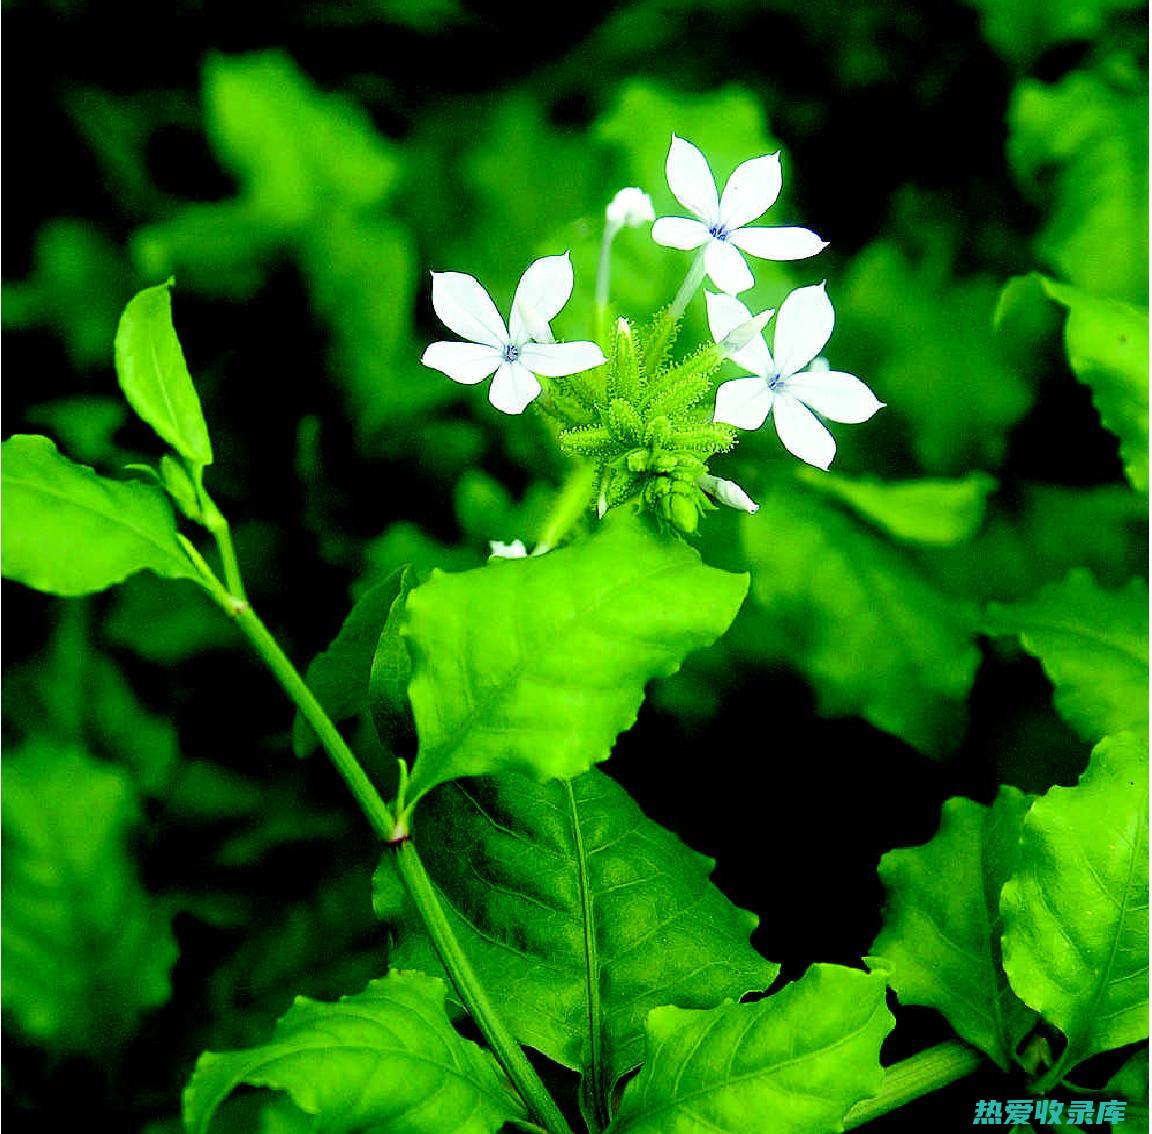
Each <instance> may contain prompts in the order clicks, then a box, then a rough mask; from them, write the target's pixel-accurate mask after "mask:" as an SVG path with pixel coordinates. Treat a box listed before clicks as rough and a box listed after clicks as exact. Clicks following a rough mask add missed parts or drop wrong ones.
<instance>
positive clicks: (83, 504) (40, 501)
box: [3, 434, 198, 595]
mask: <svg viewBox="0 0 1152 1134" xmlns="http://www.w3.org/2000/svg"><path fill="white" fill-rule="evenodd" d="M3 453H4V460H3V480H4V491H3V507H4V519H3V528H4V577H5V578H8V579H15V580H16V581H17V582H20V583H24V584H26V585H27V586H29V587H35V588H36V589H37V590H41V591H48V592H50V593H52V594H57V595H84V594H90V593H91V592H93V591H101V590H103V589H104V588H105V587H110V586H112V585H113V584H114V583H120V582H123V580H124V579H126V578H127V577H128V576H129V575H132V574H134V573H135V572H137V571H145V570H147V571H155V572H156V574H158V575H162V576H164V577H165V578H168V579H196V578H197V577H198V576H197V574H196V570H195V568H194V567H193V565H192V562H191V560H189V558H188V556H187V554H186V553H185V551H184V549H183V548H182V547H181V546H180V543H179V541H178V540H177V537H176V524H175V521H174V520H173V518H172V509H171V508H170V507H169V505H168V501H167V499H166V498H165V496H164V493H163V492H162V491H161V490H160V489H159V488H158V487H157V486H155V485H153V484H145V483H141V482H139V481H118V480H109V479H108V478H107V477H103V476H99V475H98V474H97V473H95V472H94V471H93V470H92V469H90V468H88V467H87V466H86V465H77V464H74V463H73V462H72V461H70V460H68V458H67V457H64V456H62V455H61V454H60V453H59V452H58V451H57V449H56V446H55V445H54V444H53V443H52V442H51V441H49V440H48V438H47V437H37V436H35V435H30V434H17V435H16V436H14V437H10V438H9V439H8V440H7V441H5V442H4V448H3Z"/></svg>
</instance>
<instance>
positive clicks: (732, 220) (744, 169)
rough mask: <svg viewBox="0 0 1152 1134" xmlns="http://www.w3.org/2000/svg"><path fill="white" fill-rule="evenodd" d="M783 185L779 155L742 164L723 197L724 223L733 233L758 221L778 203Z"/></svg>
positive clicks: (722, 222) (769, 155)
mask: <svg viewBox="0 0 1152 1134" xmlns="http://www.w3.org/2000/svg"><path fill="white" fill-rule="evenodd" d="M782 184H783V176H782V174H781V173H780V155H779V154H778V153H775V154H768V156H767V157H758V158H752V160H751V161H746V162H743V163H741V164H740V165H738V166H737V167H736V169H735V170H734V171H733V173H732V176H731V177H729V178H728V184H727V185H725V186H724V192H723V193H722V194H721V196H720V223H721V224H722V225H723V226H724V227H725V228H726V229H728V230H729V231H730V232H731V231H732V229H735V228H739V227H740V226H741V225H745V224H747V223H748V222H749V221H754V220H755V219H756V218H757V217H758V216H760V215H761V214H763V213H766V212H767V211H768V209H769V208H771V207H772V205H774V204H775V203H776V198H777V197H779V196H780V186H781V185H782Z"/></svg>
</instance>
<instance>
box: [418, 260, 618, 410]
mask: <svg viewBox="0 0 1152 1134" xmlns="http://www.w3.org/2000/svg"><path fill="white" fill-rule="evenodd" d="M571 295H572V264H571V261H570V260H569V259H568V253H567V252H565V253H564V255H563V256H545V257H543V258H542V259H540V260H536V261H534V262H533V263H532V264H530V265H529V266H528V270H527V271H526V272H525V273H524V275H523V276H521V277H520V283H519V285H518V286H517V288H516V295H515V297H514V298H513V300H512V313H511V316H510V317H509V320H508V325H507V326H505V324H504V320H503V319H502V318H501V316H500V312H499V311H497V310H496V304H495V303H493V302H492V297H491V296H490V295H489V294H488V292H486V291H485V290H484V288H483V287H481V285H480V284H479V283H478V282H477V281H476V280H475V279H473V277H472V276H469V275H465V274H464V273H463V272H433V273H432V306H433V307H434V308H435V309H436V314H437V315H439V316H440V321H441V322H442V323H443V324H444V325H445V326H446V327H448V328H449V329H450V330H452V331H455V332H456V334H458V335H459V336H460V337H461V338H462V339H467V340H468V341H467V342H462V343H455V342H439V343H432V345H431V346H429V347H428V349H427V350H426V351H425V352H424V357H423V358H422V359H421V360H420V361H421V362H423V363H424V365H425V366H430V367H432V368H433V369H434V370H439V371H442V372H443V373H444V374H447V375H448V377H449V378H451V379H452V380H453V381H454V382H462V383H464V384H465V385H468V386H471V385H475V384H476V383H477V382H483V381H484V379H485V378H487V377H488V376H489V375H490V374H495V375H496V377H495V378H494V379H493V380H492V386H491V388H490V389H489V391H488V400H489V401H490V402H491V403H492V404H493V405H494V406H495V407H496V408H497V409H498V410H502V411H503V412H504V413H523V412H524V409H525V407H526V406H527V405H528V403H529V402H531V401H532V400H533V399H534V398H535V397H536V396H537V395H538V394H539V393H540V383H539V381H538V380H537V378H536V375H537V374H544V375H547V376H549V377H551V378H561V377H563V376H564V375H566V374H578V373H579V372H580V371H582V370H591V369H592V368H593V367H594V366H600V365H601V364H602V363H603V362H604V355H603V353H602V352H601V350H600V348H599V347H598V346H597V345H596V344H595V343H590V342H575V343H558V342H555V341H554V340H553V338H552V332H551V329H550V328H549V326H548V324H549V323H550V322H551V321H552V320H553V319H554V318H556V315H557V314H558V313H559V311H560V309H561V308H562V307H563V306H564V304H565V303H567V302H568V299H569V297H570V296H571Z"/></svg>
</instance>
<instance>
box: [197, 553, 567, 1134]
mask: <svg viewBox="0 0 1152 1134" xmlns="http://www.w3.org/2000/svg"><path fill="white" fill-rule="evenodd" d="M182 542H183V543H184V545H185V548H186V549H187V550H188V553H189V556H190V558H191V559H192V561H193V562H194V563H196V565H197V567H198V568H199V570H200V573H201V575H202V577H203V581H204V585H205V587H206V588H207V589H208V591H209V593H210V594H211V595H212V597H213V598H214V599H215V600H216V602H217V603H218V604H219V605H220V606H221V607H222V608H223V609H224V611H225V613H226V614H228V615H229V617H230V618H232V619H233V621H234V622H235V623H236V625H237V626H238V627H239V628H240V630H241V631H242V632H243V633H244V635H245V636H246V637H247V638H248V640H249V641H250V642H251V643H252V645H253V647H255V649H256V652H257V653H258V654H259V655H260V658H261V660H262V661H263V662H264V664H265V665H266V666H268V668H269V669H270V670H271V671H272V674H273V676H275V678H276V679H277V680H278V681H279V682H280V685H281V686H282V687H283V689H284V691H285V692H286V693H287V694H288V696H289V698H290V699H291V700H292V702H293V703H294V704H295V705H296V707H297V708H298V709H299V710H300V712H301V713H302V714H303V716H304V718H305V719H306V720H307V721H308V723H309V724H310V725H311V726H312V728H313V729H315V731H316V735H317V736H318V737H319V739H320V743H321V744H322V745H323V746H324V750H325V751H326V752H327V753H328V756H329V758H330V759H331V760H332V763H333V764H334V765H335V766H336V770H337V771H338V772H339V773H340V775H341V776H342V777H343V779H344V782H345V783H346V784H347V785H348V787H349V789H350V790H351V792H352V794H353V795H354V796H355V797H356V802H357V803H359V805H360V809H361V810H362V811H363V812H364V814H365V816H367V818H368V822H369V823H370V824H371V825H372V829H373V830H374V831H375V832H376V834H377V835H379V836H380V838H381V839H383V840H384V842H385V843H387V844H388V845H389V846H390V847H393V848H395V850H396V862H397V868H398V870H399V873H400V877H401V879H402V880H403V882H404V886H405V889H406V890H407V891H408V895H409V896H410V897H411V899H412V903H413V905H414V906H415V907H416V909H417V911H418V913H419V914H420V917H421V920H422V921H423V922H424V925H425V928H426V929H427V930H428V936H429V937H430V938H431V939H432V943H433V945H434V946H435V948H436V952H437V954H438V955H439V956H440V959H441V961H442V962H443V964H444V967H445V969H446V970H447V971H448V974H449V975H450V976H451V978H452V981H453V983H454V984H455V986H456V991H457V992H459V994H460V999H461V1000H462V1001H463V1002H464V1006H465V1007H466V1008H467V1009H468V1011H469V1013H470V1014H471V1016H472V1018H473V1019H474V1020H475V1021H476V1023H477V1025H478V1026H479V1028H480V1031H481V1032H482V1033H483V1035H484V1038H485V1039H486V1040H487V1041H488V1043H489V1045H490V1046H491V1047H492V1050H493V1052H494V1053H495V1055H496V1057H497V1059H498V1060H499V1061H500V1064H501V1066H503V1068H504V1070H505V1071H506V1072H507V1073H508V1078H509V1079H510V1080H511V1081H512V1083H513V1085H514V1086H515V1088H516V1090H517V1091H518V1093H519V1094H520V1097H521V1098H522V1099H523V1100H524V1104H525V1106H527V1108H528V1110H529V1112H530V1113H531V1116H532V1117H533V1119H535V1120H538V1121H539V1122H540V1123H541V1124H542V1126H543V1127H544V1129H545V1130H546V1131H547V1134H572V1130H571V1127H569V1125H568V1123H567V1122H566V1121H565V1119H564V1116H563V1114H561V1113H560V1108H559V1107H558V1106H557V1105H556V1103H555V1101H554V1100H553V1098H552V1096H551V1095H550V1094H549V1093H548V1090H547V1088H546V1087H545V1086H544V1084H543V1083H542V1082H541V1081H540V1077H539V1075H537V1074H536V1070H535V1068H533V1066H532V1064H531V1063H529V1062H528V1058H527V1056H525V1054H524V1052H523V1051H521V1050H520V1046H519V1044H517V1042H516V1040H515V1039H514V1038H513V1036H512V1034H511V1032H509V1031H508V1029H507V1028H506V1027H505V1025H504V1022H503V1021H502V1020H501V1019H500V1017H499V1016H498V1015H497V1013H496V1010H495V1008H494V1007H493V1006H492V1002H491V1000H489V998H488V994H487V992H485V990H484V986H483V985H482V984H481V983H480V979H479V977H478V976H477V975H476V971H475V970H474V969H473V968H472V965H471V962H469V960H468V957H467V955H466V954H465V952H464V950H463V948H462V947H461V945H460V942H459V941H458V940H457V938H456V934H455V933H454V932H453V929H452V926H451V924H450V923H449V921H448V918H447V917H446V916H445V914H444V908H443V907H442V906H441V904H440V899H439V898H438V897H437V895H436V890H435V888H434V887H433V885H432V880H431V879H430V878H429V877H428V872H427V871H426V870H425V869H424V864H423V863H422V862H421V861H420V856H419V855H418V854H417V852H416V848H415V847H414V846H413V845H412V843H411V840H410V839H409V838H408V828H407V820H406V817H404V816H401V817H400V818H399V819H396V818H394V817H393V815H392V812H391V810H390V809H389V807H388V806H387V804H385V802H384V801H383V800H382V799H381V798H380V795H379V793H378V792H377V791H376V788H375V787H374V786H373V784H372V781H371V780H369V778H368V776H367V774H366V773H365V772H364V769H363V768H362V767H361V766H360V762H359V761H358V760H357V759H356V756H355V755H354V754H353V752H352V750H351V749H350V748H349V747H348V745H347V744H346V743H345V742H344V738H343V737H342V736H341V735H340V733H339V731H338V730H337V728H336V726H335V725H334V724H333V723H332V721H331V719H330V718H329V716H328V714H327V713H326V712H325V711H324V708H323V706H322V705H321V704H320V702H319V701H317V700H316V697H315V695H314V694H313V693H312V690H311V689H309V688H308V686H307V684H306V683H305V681H304V679H303V678H302V677H301V676H300V674H299V672H298V671H297V669H296V667H295V666H294V665H293V664H292V662H291V661H289V659H288V656H287V655H286V654H285V653H284V651H283V650H282V649H281V648H280V643H279V642H277V641H276V639H275V638H274V637H273V636H272V634H271V633H270V632H269V630H268V628H267V627H266V626H265V625H264V623H263V622H262V621H261V620H260V618H259V617H258V616H257V614H256V612H255V611H254V610H253V609H252V607H251V606H250V605H249V604H248V603H247V602H246V601H244V600H242V599H240V598H237V596H236V595H234V594H230V593H229V590H228V588H226V587H225V586H224V585H223V583H221V582H220V580H219V579H218V578H217V577H216V576H215V574H213V572H212V570H211V568H210V567H209V566H208V564H207V563H205V562H204V559H203V557H202V556H200V554H199V553H198V552H197V551H196V549H195V547H193V546H192V545H191V544H190V543H188V542H187V541H182ZM228 546H231V543H230V542H229V544H228ZM232 562H233V564H234V565H235V562H236V561H235V558H234V557H233V560H232ZM401 784H402V785H403V784H404V777H403V776H402V777H401ZM401 794H402V795H403V789H402V792H401ZM400 805H401V807H402V806H403V801H402V799H401V801H400Z"/></svg>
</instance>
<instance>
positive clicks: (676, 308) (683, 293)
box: [668, 244, 708, 319]
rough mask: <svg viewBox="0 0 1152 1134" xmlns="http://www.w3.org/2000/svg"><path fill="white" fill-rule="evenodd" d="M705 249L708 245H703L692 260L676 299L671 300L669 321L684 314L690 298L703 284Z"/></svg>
mask: <svg viewBox="0 0 1152 1134" xmlns="http://www.w3.org/2000/svg"><path fill="white" fill-rule="evenodd" d="M707 247H708V245H707V244H704V245H703V246H702V247H701V248H700V249H699V251H697V253H696V256H695V258H694V259H693V260H692V264H691V266H690V267H689V269H688V274H687V275H686V276H685V277H684V282H683V283H682V284H681V285H680V290H679V291H678V292H677V293H676V298H675V299H674V300H672V305H671V307H669V308H668V317H669V318H670V319H679V318H680V316H681V315H683V314H684V309H685V308H686V307H687V306H688V303H689V301H690V300H691V299H692V296H694V295H695V294H696V289H697V288H698V287H699V286H700V285H701V284H702V283H703V282H704V274H705V272H706V271H707V269H706V268H705V267H704V250H705V249H706V248H707Z"/></svg>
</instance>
